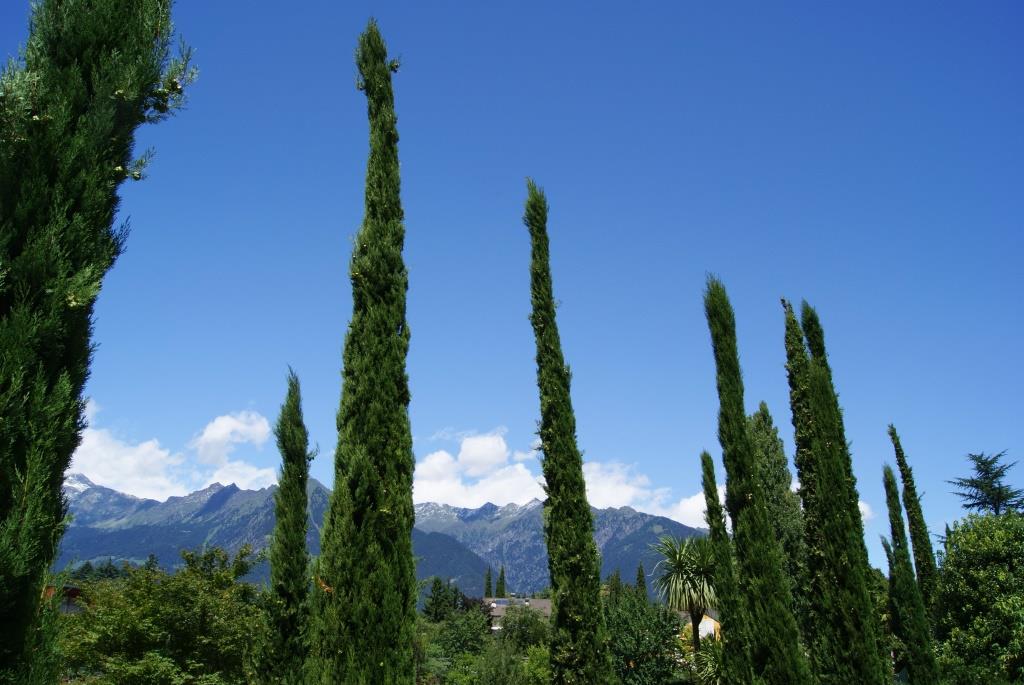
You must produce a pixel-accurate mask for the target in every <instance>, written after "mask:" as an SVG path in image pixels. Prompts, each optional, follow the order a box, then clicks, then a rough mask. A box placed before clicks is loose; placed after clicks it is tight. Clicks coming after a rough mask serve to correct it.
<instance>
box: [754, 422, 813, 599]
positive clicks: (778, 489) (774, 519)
mask: <svg viewBox="0 0 1024 685" xmlns="http://www.w3.org/2000/svg"><path fill="white" fill-rule="evenodd" d="M747 429H748V431H749V432H750V442H751V445H752V447H753V449H754V460H755V463H756V464H757V465H758V468H757V479H758V481H759V482H760V484H761V490H762V492H763V493H764V497H765V506H766V507H767V508H768V520H769V521H770V522H771V524H772V530H773V532H774V534H775V537H776V539H778V540H779V542H780V543H781V544H782V552H783V558H784V561H785V569H786V575H787V577H788V580H789V584H790V591H791V592H792V593H793V603H794V606H795V607H800V606H801V605H802V604H803V602H804V598H803V597H802V595H798V594H797V589H798V588H799V583H800V582H801V580H802V579H803V577H804V575H805V573H804V554H805V547H804V539H803V534H804V521H803V513H802V512H801V511H800V496H799V495H798V494H796V493H795V492H793V490H791V489H790V485H791V484H792V482H793V476H792V474H791V473H790V471H789V465H788V463H787V461H786V451H785V448H784V447H783V444H782V438H780V437H779V431H778V429H776V427H775V423H774V421H773V420H772V415H771V413H770V412H769V411H768V405H767V404H765V403H764V402H761V404H760V405H759V406H758V408H757V411H756V412H754V413H753V414H752V415H751V416H750V418H749V420H748V422H747ZM796 613H797V615H798V616H802V615H804V614H805V613H806V612H805V611H803V610H802V609H798V610H797V611H796Z"/></svg>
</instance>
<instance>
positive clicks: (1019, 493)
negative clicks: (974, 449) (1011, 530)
mask: <svg viewBox="0 0 1024 685" xmlns="http://www.w3.org/2000/svg"><path fill="white" fill-rule="evenodd" d="M1005 456H1006V451H1005V450H1004V451H1002V452H1000V453H999V454H988V455H987V454H985V453H984V452H982V453H981V454H968V455H967V458H968V459H969V460H970V461H971V465H972V466H973V467H974V476H972V477H970V478H957V479H956V480H950V481H946V482H947V483H949V484H950V485H953V486H955V487H956V488H957V492H954V493H953V494H954V495H956V496H957V497H959V498H960V499H962V500H963V501H964V504H963V507H964V509H967V510H970V511H980V512H982V513H988V514H995V515H996V516H999V515H1000V514H1004V513H1006V512H1007V511H1019V510H1021V509H1024V490H1020V489H1018V488H1013V487H1010V486H1009V485H1008V484H1007V483H1006V472H1007V471H1009V470H1010V469H1011V468H1013V467H1014V466H1016V465H1017V462H1013V463H1010V464H1001V463H1000V461H1002V459H1003V457H1005Z"/></svg>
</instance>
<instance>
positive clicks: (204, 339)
mask: <svg viewBox="0 0 1024 685" xmlns="http://www.w3.org/2000/svg"><path fill="white" fill-rule="evenodd" d="M499 5H500V6H499ZM27 6H28V3H27V2H23V3H22V2H6V3H3V5H2V7H0V41H2V45H3V46H4V49H5V50H6V52H7V53H9V54H10V53H13V52H14V51H15V50H16V48H17V46H18V45H19V44H20V43H21V42H22V41H23V40H24V37H25V31H26V19H27V11H28V10H27ZM371 15H372V16H375V17H376V18H377V19H378V21H379V22H380V25H381V28H382V31H383V33H384V35H385V38H386V39H387V41H388V44H389V47H390V49H391V51H392V53H393V54H395V55H398V56H400V57H401V58H402V69H401V71H400V73H399V74H398V76H397V77H396V79H395V89H396V102H397V111H398V117H399V131H400V134H401V144H400V146H401V147H400V155H401V159H402V174H403V175H402V180H403V188H402V194H403V201H404V205H405V210H406V218H407V220H406V228H407V243H406V261H407V264H408V266H409V271H410V291H409V301H408V316H409V321H410V326H411V330H412V346H411V350H410V354H409V364H408V370H409V375H410V382H411V389H412V396H413V400H412V405H411V407H410V414H411V419H412V426H413V434H414V436H415V451H416V456H417V459H418V460H419V461H420V463H421V467H420V468H419V469H418V473H417V478H418V483H417V497H418V498H419V499H422V498H423V497H425V496H426V495H427V494H430V495H431V496H436V497H437V498H442V497H445V498H447V499H449V500H450V501H453V502H455V503H461V504H474V503H477V501H478V500H480V499H482V498H487V499H493V500H495V501H498V502H499V503H500V501H501V500H505V501H517V500H520V499H523V498H527V499H528V498H529V496H531V494H532V493H533V492H534V491H535V489H536V484H535V481H534V478H535V476H536V475H537V474H538V473H539V465H538V463H537V461H536V459H535V458H533V455H531V453H530V447H531V444H532V442H533V440H534V431H535V422H536V419H537V414H538V401H537V395H536V386H535V380H534V367H533V354H534V349H533V339H532V333H531V330H530V327H529V323H528V320H527V316H528V313H529V292H528V271H527V266H528V257H529V245H528V240H527V234H526V230H525V228H523V226H522V224H521V215H522V205H523V201H524V198H525V183H524V179H525V178H526V177H527V176H532V177H534V178H535V179H536V180H537V181H538V183H540V184H541V185H542V186H543V187H544V188H545V189H546V191H547V193H548V198H549V201H550V204H551V210H552V211H551V216H550V224H549V228H550V233H551V242H552V268H553V270H554V279H555V291H556V296H557V297H558V298H559V299H560V300H561V308H560V309H559V325H560V329H561V333H562V340H563V345H564V349H565V354H566V357H567V359H568V361H569V363H570V364H571V366H572V369H573V373H574V377H573V380H574V385H573V396H574V402H575V408H576V415H577V420H578V429H579V442H580V445H581V447H582V448H583V449H584V451H585V458H586V459H587V460H588V462H590V465H589V466H588V469H589V470H588V478H589V482H590V485H591V488H592V493H591V496H592V499H593V500H594V501H595V504H599V505H619V504H631V505H633V506H636V507H638V508H640V509H644V510H649V511H657V512H659V513H667V514H670V515H673V516H675V517H677V518H680V519H681V520H684V521H687V522H691V523H692V522H695V520H694V518H695V517H696V520H699V514H700V501H699V498H697V499H694V498H693V496H694V495H695V494H696V493H697V492H699V490H700V484H699V464H698V458H697V455H698V454H699V452H700V450H701V449H704V448H708V449H710V450H711V451H712V452H713V453H714V454H716V455H717V454H718V453H719V451H720V450H719V448H718V445H717V439H716V424H715V417H716V413H717V406H718V405H717V397H716V395H715V388H714V365H713V359H712V355H711V347H710V343H709V340H708V333H707V327H706V324H705V322H704V319H703V310H702V302H701V293H702V288H703V284H704V280H705V277H706V274H707V273H709V272H713V273H716V274H718V275H719V276H720V277H721V278H722V279H723V280H724V282H725V283H726V286H727V287H728V289H729V293H730V295H731V297H732V301H733V305H734V307H735V309H736V314H737V321H738V328H739V343H740V355H741V362H742V365H743V369H744V374H745V380H746V390H747V406H748V409H750V410H751V411H752V410H753V409H754V408H755V407H756V405H757V402H758V401H759V400H761V399H763V400H765V401H767V402H768V404H769V406H770V408H771V410H772V412H773V414H774V416H775V418H776V422H777V424H778V425H779V427H780V430H781V433H782V435H783V437H784V439H785V441H786V445H787V450H788V451H791V450H792V428H791V425H790V423H789V412H788V400H787V386H786V379H785V371H784V368H783V363H784V350H783V345H782V332H783V319H782V311H781V308H780V307H779V303H778V300H779V297H780V296H785V297H788V298H790V299H792V300H794V301H797V302H799V300H800V299H801V298H806V299H807V300H809V301H810V302H811V303H812V304H814V305H815V306H816V307H817V308H818V310H819V312H820V314H821V317H822V320H823V323H824V325H825V330H826V335H827V341H828V346H829V352H830V355H831V359H832V364H833V368H834V372H835V379H836V383H837V387H838V390H839V392H840V395H841V401H842V404H843V407H844V409H845V418H846V426H847V437H848V438H849V439H850V441H851V442H852V446H853V455H854V468H855V471H856V475H857V477H858V481H859V486H860V491H861V498H862V499H863V500H864V501H865V502H866V504H867V505H868V506H869V507H870V508H871V509H872V510H873V511H874V517H873V518H871V517H869V519H868V521H867V534H868V542H869V547H870V549H871V552H872V557H873V559H874V561H875V563H878V564H881V563H883V561H884V557H882V556H881V553H880V548H879V545H878V544H877V540H878V535H879V534H881V533H883V532H885V531H886V529H887V522H886V521H885V512H884V496H883V492H882V485H881V467H882V464H883V463H884V462H886V461H892V450H891V446H890V445H889V443H888V438H887V436H886V425H887V424H888V423H889V422H890V421H891V422H894V423H895V424H896V426H897V428H898V429H899V431H900V433H901V434H902V436H903V441H904V446H905V448H906V450H907V453H908V455H909V458H910V460H911V463H912V465H913V466H914V468H915V472H916V475H917V479H918V487H919V489H920V490H923V491H924V492H925V499H924V506H925V513H926V516H927V518H928V522H929V524H930V526H931V528H932V530H933V531H934V532H936V533H941V532H942V529H943V524H944V523H945V522H946V521H952V520H955V519H956V518H958V517H959V516H961V511H960V509H959V501H958V500H957V499H956V498H955V497H953V496H952V495H950V494H949V493H948V491H949V489H950V488H949V486H947V485H946V484H945V482H944V481H945V480H947V479H951V478H954V477H957V476H960V475H965V472H966V471H967V465H966V460H965V456H964V455H965V454H966V453H967V452H970V451H974V452H977V451H986V452H992V451H998V450H1003V449H1007V450H1009V455H1010V457H1011V458H1021V457H1022V456H1024V442H1022V436H1021V430H1020V425H1021V423H1020V417H1021V413H1022V410H1024V401H1022V399H1021V393H1020V388H1021V387H1022V385H1024V370H1022V364H1021V361H1020V356H1019V349H1020V341H1021V338H1022V337H1024V320H1022V315H1021V311H1022V309H1021V306H1020V301H1021V296H1022V295H1024V277H1022V270H1021V267H1020V260H1021V256H1022V254H1024V250H1022V248H1024V238H1022V231H1021V229H1022V220H1024V192H1022V190H1021V188H1022V187H1024V161H1022V160H1024V127H1021V125H1020V122H1021V121H1024V94H1022V93H1024V91H1022V89H1021V87H1020V85H1021V83H1022V82H1024V80H1022V78H1024V50H1022V48H1021V46H1020V41H1019V35H1018V33H1019V32H1018V31H1016V27H1019V26H1020V25H1021V22H1022V20H1024V9H1022V8H1021V6H1020V5H1019V3H1013V2H1002V3H1000V2H989V3H982V4H977V3H975V4H966V3H956V4H947V5H936V4H934V3H923V2H922V3H911V2H908V3H898V4H895V5H894V4H893V3H877V2H876V3H856V4H850V5H846V6H840V5H837V4H830V5H828V6H824V5H822V4H820V3H809V2H808V3H786V4H782V3H774V4H772V5H771V6H767V5H764V4H757V3H732V4H729V5H728V6H722V5H712V4H711V3H704V4H698V3H634V4H631V5H626V4H622V3H585V4H584V3H558V4H557V6H555V5H554V4H551V3H527V2H523V3H514V4H513V3H508V4H502V3H454V2H438V3H413V2H390V3H382V4H376V3H365V2H351V3H333V2H327V1H326V0H323V1H321V0H316V1H310V2H303V3H295V4H293V5H292V6H290V7H289V9H288V10H287V11H284V10H282V6H281V4H280V3H277V2H249V3H240V2H216V3H210V2H195V1H186V0H179V2H178V3H177V6H176V8H175V16H176V22H177V25H178V28H179V30H180V31H181V33H182V34H183V35H184V37H185V38H186V39H187V40H188V41H189V42H190V43H191V44H192V45H193V46H194V47H195V49H196V61H197V64H198V66H199V68H200V70H201V75H200V79H199V81H198V82H197V83H196V84H195V86H194V88H193V89H192V91H191V94H190V105H189V108H188V110H187V111H185V112H183V113H181V114H180V115H179V116H178V117H176V118H174V119H172V120H170V121H168V122H166V123H163V124H160V125H159V126H156V127H150V128H147V129H144V130H143V131H141V133H140V136H139V149H140V150H141V149H144V148H146V147H149V146H152V147H153V148H155V150H156V158H155V160H154V161H153V164H152V165H151V168H150V171H149V177H148V179H147V180H145V181H144V182H141V183H135V184H130V185H127V186H125V188H124V193H123V196H124V202H123V205H122V218H124V219H130V223H131V226H132V234H131V237H130V240H129V242H128V249H127V252H126V253H125V255H124V256H123V257H122V258H121V260H120V261H119V262H118V264H117V266H116V267H115V269H114V270H113V271H112V272H111V273H110V275H109V276H108V278H107V280H106V282H105V284H104V288H103V291H102V294H101V296H100V301H99V305H98V308H97V322H96V333H95V339H96V341H97V343H98V344H99V348H98V350H97V353H96V357H95V362H94V365H93V373H92V379H91V380H90V382H89V386H88V394H89V395H90V397H91V398H92V399H93V401H94V405H93V410H94V412H93V420H92V428H91V429H90V430H89V431H88V432H87V434H86V442H85V444H84V445H83V451H82V452H81V453H80V454H79V455H78V456H77V457H76V465H77V466H78V467H79V468H81V470H83V471H85V472H86V473H87V474H88V475H90V477H92V478H93V479H94V480H96V481H97V482H103V483H104V484H108V485H111V486H115V487H119V488H121V489H124V490H127V491H134V492H135V493H136V494H141V495H150V496H166V495H168V494H173V493H176V492H181V491H184V490H185V489H191V488H193V487H198V486H201V485H204V484H205V483H206V482H208V481H209V480H211V479H212V478H217V479H221V480H225V479H229V478H233V479H235V480H238V481H239V483H240V484H241V485H243V486H244V485H249V486H256V485H259V484H261V483H264V482H266V481H268V480H269V479H270V478H271V477H272V473H273V469H275V468H276V465H277V454H276V450H275V448H274V445H273V439H272V437H269V432H268V428H269V424H268V422H270V423H272V422H273V420H274V419H275V417H276V414H277V411H278V408H279V406H280V403H281V400H282V399H283V394H284V390H285V373H286V367H287V365H288V364H291V365H292V366H294V367H295V369H296V370H297V371H298V373H299V374H300V377H301V379H302V383H303V390H304V401H305V411H306V418H307V422H308V425H309V428H310V431H311V434H312V436H313V438H314V440H315V441H316V442H317V443H318V444H319V445H320V447H321V455H320V456H319V458H318V459H317V460H316V461H315V463H314V465H313V475H314V476H315V477H317V478H319V479H320V480H322V481H324V482H325V483H328V484H329V483H330V480H331V473H332V467H331V460H332V456H333V450H334V444H335V439H336V436H335V431H334V414H335V412H336V410H337V405H338V399H339V393H340V377H339V370H340V363H341V344H342V338H343V335H344V332H345V327H346V325H347V321H348V317H349V314H350V311H351V300H350V294H349V284H348V280H347V272H346V267H347V260H348V255H349V251H350V240H351V237H352V236H353V235H354V233H355V231H356V230H357V228H358V226H359V223H360V220H361V216H362V187H363V173H364V170H365V159H366V150H367V130H366V111H365V100H364V98H363V97H362V95H361V94H360V93H359V92H358V91H357V90H356V89H355V76H356V72H355V67H354V64H353V60H352V54H353V50H354V46H355V42H356V38H357V36H358V34H359V33H360V31H361V30H362V29H363V27H364V25H365V23H366V19H367V18H368V17H369V16H371ZM1011 480H1012V482H1014V483H1015V484H1016V485H1018V486H1021V485H1024V466H1021V467H1018V469H1017V471H1016V472H1015V473H1013V474H1012V478H1011Z"/></svg>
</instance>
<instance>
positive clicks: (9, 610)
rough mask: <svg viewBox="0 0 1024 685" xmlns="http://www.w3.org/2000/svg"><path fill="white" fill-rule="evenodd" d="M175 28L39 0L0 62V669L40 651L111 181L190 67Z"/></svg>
mask: <svg viewBox="0 0 1024 685" xmlns="http://www.w3.org/2000/svg"><path fill="white" fill-rule="evenodd" d="M172 36H173V26H172V24H171V16H170V3H168V2H166V1H165V0H132V1H127V0H60V1H58V0H44V1H42V2H39V3H33V4H32V16H31V22H30V35H29V38H28V41H27V43H26V46H25V48H24V51H23V53H22V56H21V58H20V59H19V60H18V61H16V62H10V63H9V64H8V65H6V67H4V68H2V69H0V265H2V267H0V271H2V277H0V350H3V355H2V359H0V681H4V680H6V679H8V678H9V679H11V680H15V681H17V682H25V681H26V680H27V678H28V676H27V675H26V673H27V669H29V668H30V667H31V666H30V662H31V661H32V660H33V659H35V658H37V657H38V658H40V659H44V660H45V659H46V658H48V657H47V654H49V647H48V646H47V645H46V644H41V643H39V642H33V640H35V638H31V636H32V635H34V634H38V635H42V634H43V632H45V631H43V632H38V633H37V632H36V631H35V628H34V626H35V623H36V621H37V620H38V619H39V618H40V616H41V606H42V605H41V603H40V597H41V595H42V586H43V583H44V582H45V580H44V578H45V575H46V573H47V571H48V569H49V567H50V564H51V562H52V561H53V558H54V556H55V554H56V550H57V546H58V544H59V542H60V538H61V535H62V534H63V531H64V523H65V516H66V514H67V502H66V501H65V499H64V496H63V493H62V490H61V486H62V484H63V481H64V472H65V471H66V470H67V468H68V466H69V464H70V462H71V457H72V454H73V453H74V451H75V449H76V448H77V447H78V445H79V442H80V439H81V431H82V429H83V427H84V426H85V418H84V409H85V400H84V399H83V397H82V391H83V388H84V385H85V382H86V379H87V377H88V375H89V365H90V362H91V357H92V350H93V346H92V340H91V338H92V322H93V308H94V305H95V302H96V299H97V296H98V294H99V291H100V288H101V285H102V281H103V277H104V275H105V274H106V272H107V271H108V270H109V269H110V268H111V267H112V266H113V264H114V262H115V261H116V259H117V257H118V256H119V255H120V253H121V251H122V249H123V246H124V243H125V240H126V237H127V230H126V226H115V224H114V222H115V218H116V215H117V211H118V207H119V203H120V198H119V195H118V191H119V188H120V186H121V183H122V182H123V181H124V180H125V179H127V178H133V179H139V178H141V177H142V171H143V168H144V166H145V162H146V160H147V159H148V157H149V155H148V154H143V155H141V156H140V157H139V158H136V159H133V147H134V140H135V132H136V129H137V128H138V127H139V126H140V125H142V124H143V123H152V122H156V121H160V120H162V119H164V118H166V117H167V116H168V115H169V114H170V113H172V112H173V111H174V110H176V109H177V108H179V107H180V105H181V104H182V103H183V97H184V96H183V90H184V87H185V86H187V84H188V82H189V81H190V80H191V78H192V77H193V75H194V73H193V71H192V70H191V69H190V67H189V66H188V54H187V51H186V52H185V54H183V55H182V56H181V57H180V58H175V59H171V58H170V51H169V45H170V41H171V38H172ZM23 654H24V655H25V656H26V659H27V661H25V662H22V661H21V659H22V655H23Z"/></svg>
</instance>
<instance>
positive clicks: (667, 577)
mask: <svg viewBox="0 0 1024 685" xmlns="http://www.w3.org/2000/svg"><path fill="white" fill-rule="evenodd" d="M654 550H655V551H656V552H657V553H658V554H660V555H661V557H662V558H661V559H660V560H659V561H658V565H657V566H656V567H655V568H654V572H655V577H654V587H655V588H656V589H657V591H658V594H660V595H661V597H662V598H663V599H664V600H665V603H666V604H667V605H668V606H669V608H671V609H674V610H676V611H685V612H686V613H687V614H688V615H689V617H690V627H691V638H692V640H693V651H694V652H699V651H700V630H699V626H700V622H701V620H703V618H704V615H705V614H707V612H708V609H711V608H713V607H714V606H715V605H716V604H717V603H718V600H717V598H716V596H715V586H714V577H715V561H716V560H715V546H714V543H713V542H712V541H711V540H710V539H709V538H680V539H676V538H673V537H668V536H666V537H663V538H662V539H661V540H660V541H658V543H657V544H656V545H655V546H654Z"/></svg>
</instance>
